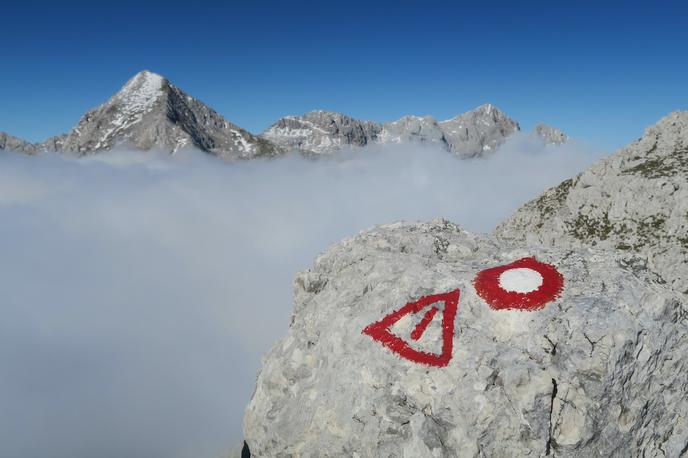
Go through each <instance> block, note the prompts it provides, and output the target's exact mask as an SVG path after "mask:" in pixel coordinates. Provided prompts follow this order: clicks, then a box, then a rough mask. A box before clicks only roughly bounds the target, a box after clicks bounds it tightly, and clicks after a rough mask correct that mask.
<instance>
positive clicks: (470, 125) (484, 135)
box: [440, 103, 520, 158]
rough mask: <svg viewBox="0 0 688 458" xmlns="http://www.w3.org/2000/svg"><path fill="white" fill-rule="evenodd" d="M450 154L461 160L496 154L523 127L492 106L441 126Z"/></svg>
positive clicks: (486, 105)
mask: <svg viewBox="0 0 688 458" xmlns="http://www.w3.org/2000/svg"><path fill="white" fill-rule="evenodd" d="M440 126H441V127H442V131H443V132H444V135H445V138H446V140H447V143H448V146H449V151H451V152H452V153H454V154H456V155H457V156H459V157H461V158H467V157H482V156H486V155H489V154H491V153H494V152H495V151H496V150H497V148H498V147H499V146H500V145H501V144H502V143H504V141H505V140H506V139H507V137H509V136H510V135H512V134H514V133H516V132H518V131H519V130H520V127H519V125H518V123H517V122H516V121H514V120H513V119H511V118H509V117H508V116H507V115H505V114H504V113H503V112H502V111H501V110H499V109H498V108H497V107H495V106H494V105H491V104H489V103H487V104H485V105H481V106H479V107H478V108H476V109H474V110H471V111H469V112H467V113H464V114H462V115H460V116H457V117H455V118H452V119H448V120H446V121H442V122H441V123H440Z"/></svg>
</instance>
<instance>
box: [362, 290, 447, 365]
mask: <svg viewBox="0 0 688 458" xmlns="http://www.w3.org/2000/svg"><path fill="white" fill-rule="evenodd" d="M440 301H442V302H444V311H443V312H442V314H443V315H442V353H441V354H439V355H438V354H436V353H428V352H424V351H419V350H416V349H414V348H411V346H410V345H409V344H408V343H406V342H405V341H404V340H403V339H401V338H400V337H398V336H396V335H394V334H392V332H391V331H390V329H391V328H392V326H394V323H396V322H397V321H399V320H400V319H402V318H403V317H404V316H406V315H409V314H416V313H419V312H420V311H421V310H423V309H426V308H427V309H428V310H427V311H426V312H425V315H424V316H423V319H422V320H421V321H420V323H418V325H417V326H416V328H415V329H414V330H413V332H412V333H411V338H412V339H414V340H418V338H420V336H421V335H422V334H423V332H425V329H426V328H427V326H428V325H429V324H430V321H432V318H433V316H434V315H435V314H436V313H437V308H435V307H432V304H435V303H437V302H440ZM458 305H459V290H458V289H455V290H454V291H450V292H448V293H442V294H433V295H430V296H423V297H421V298H420V299H418V300H417V301H415V302H409V303H408V304H406V305H405V306H403V307H402V308H400V309H399V310H397V311H395V312H392V313H390V314H389V315H387V316H385V317H384V318H382V319H381V320H380V321H376V322H375V323H372V324H370V325H368V326H367V327H366V328H365V329H364V330H363V334H367V335H369V336H370V337H372V338H373V339H375V340H377V341H378V342H380V343H381V344H382V345H384V346H385V347H387V348H389V349H390V350H392V351H393V352H395V353H397V354H398V355H399V356H401V357H402V358H406V359H408V360H409V361H413V362H416V363H421V364H427V365H429V366H438V367H444V366H446V365H447V364H449V361H450V360H451V357H452V345H453V342H454V318H455V317H456V310H457V308H458ZM433 310H434V311H433Z"/></svg>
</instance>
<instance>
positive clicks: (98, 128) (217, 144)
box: [42, 71, 281, 159]
mask: <svg viewBox="0 0 688 458" xmlns="http://www.w3.org/2000/svg"><path fill="white" fill-rule="evenodd" d="M118 145H123V146H127V147H132V148H136V149H141V150H150V149H157V150H162V151H166V152H170V153H173V152H176V151H178V150H180V149H182V148H184V147H187V146H193V147H196V148H198V149H200V150H202V151H205V152H207V153H209V154H212V155H215V156H219V157H222V158H225V159H251V158H254V157H271V156H275V155H278V154H280V153H281V151H280V149H279V148H277V147H276V146H275V145H273V144H271V143H270V142H268V141H266V140H263V139H261V138H258V137H255V136H253V135H251V134H250V133H248V132H247V131H245V130H243V129H241V128H240V127H238V126H236V125H234V124H232V123H230V122H229V121H227V120H226V119H224V118H223V117H222V116H221V115H219V114H218V113H216V112H215V111H214V110H212V109H211V108H209V107H208V106H206V105H205V104H203V103H202V102H200V101H199V100H196V99H195V98H193V97H191V96H190V95H188V94H186V93H185V92H183V91H182V90H180V89H179V88H177V87H176V86H174V85H172V84H171V83H170V82H169V81H168V80H167V79H165V78H164V77H162V76H160V75H157V74H155V73H151V72H148V71H143V72H140V73H138V74H137V75H135V76H134V77H133V78H132V79H130V80H129V81H128V82H127V84H125V85H124V87H122V89H121V90H120V91H119V92H118V93H117V94H115V95H114V96H113V97H111V98H110V99H109V100H108V101H107V102H105V103H104V104H103V105H101V106H99V107H97V108H95V109H93V110H91V111H89V112H88V113H86V114H85V115H84V116H83V117H82V118H81V120H80V121H79V123H78V124H77V125H76V127H74V129H72V130H71V131H70V132H69V133H67V134H65V135H62V136H59V137H54V138H52V139H49V140H47V141H46V142H44V143H43V144H42V147H43V148H44V149H47V150H55V151H59V152H66V153H73V154H77V155H86V154H93V153H96V152H99V151H105V150H110V149H112V148H114V147H115V146H118Z"/></svg>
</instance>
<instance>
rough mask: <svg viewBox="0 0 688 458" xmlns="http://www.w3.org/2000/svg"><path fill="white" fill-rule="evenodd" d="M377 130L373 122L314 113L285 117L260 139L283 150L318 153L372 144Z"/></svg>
mask: <svg viewBox="0 0 688 458" xmlns="http://www.w3.org/2000/svg"><path fill="white" fill-rule="evenodd" d="M380 130H381V126H380V125H379V124H377V123H375V122H371V121H359V120H357V119H354V118H352V117H350V116H346V115H343V114H341V113H335V112H331V111H322V110H318V111H311V112H309V113H306V114H305V115H302V116H286V117H284V118H282V119H280V120H279V121H277V122H276V123H275V124H273V125H272V126H270V127H269V128H268V129H267V130H266V131H265V132H263V133H262V134H261V137H263V138H265V139H267V140H269V141H271V142H273V143H275V144H277V145H280V146H281V147H282V148H283V149H285V150H297V151H300V152H304V153H307V154H322V153H329V152H333V151H337V150H339V149H341V148H342V147H344V146H365V145H367V144H370V143H374V142H375V141H376V139H377V136H378V134H379V133H380Z"/></svg>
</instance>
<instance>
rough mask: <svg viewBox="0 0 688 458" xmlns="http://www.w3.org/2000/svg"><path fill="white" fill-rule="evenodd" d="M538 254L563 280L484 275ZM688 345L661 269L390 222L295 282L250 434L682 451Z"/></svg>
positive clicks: (422, 451)
mask: <svg viewBox="0 0 688 458" xmlns="http://www.w3.org/2000/svg"><path fill="white" fill-rule="evenodd" d="M659 143H661V141H659ZM658 147H659V146H658ZM633 164H635V163H632V164H627V165H628V166H629V167H631V169H632V168H633V167H634V165H633ZM629 173H636V172H629ZM532 256H534V257H536V258H537V260H539V261H540V262H544V263H546V264H548V265H549V267H548V268H547V269H550V270H547V269H545V270H542V269H541V270H537V269H535V272H536V273H535V274H533V272H532V271H531V272H527V271H528V268H523V267H520V268H518V269H514V268H513V266H512V268H509V271H510V274H509V276H508V277H509V278H507V275H506V274H505V273H504V272H502V273H501V274H497V273H495V271H494V270H488V271H485V269H489V268H493V267H495V266H500V265H508V264H510V263H512V262H513V261H515V260H518V259H521V258H528V257H532ZM528 262H530V263H535V261H534V260H530V261H528ZM518 265H521V264H518ZM524 265H533V266H534V265H535V264H524ZM533 268H535V267H533ZM531 270H532V269H531ZM479 272H482V274H480V275H478V273H479ZM538 272H541V273H542V274H541V275H540V274H539V273H538ZM552 272H554V273H552ZM557 272H558V273H557ZM533 275H534V277H533ZM537 275H540V280H539V282H540V283H538V281H536V280H537ZM476 278H480V280H479V281H476ZM533 278H535V280H533ZM552 282H554V283H556V284H558V285H559V286H558V287H553V283H552ZM557 282H559V283H557ZM561 282H563V288H562V287H561V285H562V283H561ZM486 285H491V287H493V288H496V285H498V287H499V288H500V291H501V293H499V294H502V296H501V297H502V299H504V298H506V299H505V300H507V299H508V301H511V302H508V303H507V307H506V308H505V307H504V304H505V303H504V302H499V301H495V300H494V298H490V296H489V295H488V294H486ZM555 286H556V285H555ZM528 291H531V292H528ZM545 293H546V294H545ZM434 295H440V296H434ZM548 295H549V296H548ZM536 297H539V298H540V299H542V300H544V301H545V302H544V303H542V305H541V306H540V307H539V308H537V307H536V308H534V309H532V308H531V309H530V311H524V310H514V309H513V308H514V307H518V308H523V305H524V304H526V303H527V302H528V301H530V300H531V299H533V298H536ZM547 301H549V302H547ZM541 302H542V301H541ZM405 304H406V305H405ZM433 304H434V305H433ZM499 304H501V305H500V306H498V305H499ZM508 304H512V305H511V306H509V305H508ZM428 307H431V308H435V309H436V310H435V311H434V312H432V310H429V309H428ZM390 317H391V318H390ZM428 317H429V318H428ZM400 341H401V342H402V343H399V342H400ZM409 348H410V350H409ZM686 350H688V327H687V326H686V310H685V308H684V307H683V306H682V305H681V302H680V301H679V299H678V298H677V297H676V295H675V293H674V292H673V291H672V290H671V289H670V288H668V287H667V286H666V285H662V284H661V283H658V282H657V281H656V278H655V277H654V275H652V274H651V273H650V272H648V271H643V270H634V269H628V268H624V267H623V266H621V265H619V264H618V263H617V262H616V261H615V260H614V259H612V258H608V257H606V256H600V255H597V254H594V253H592V252H590V251H588V250H578V251H577V250H571V249H556V248H550V249H547V248H537V247H528V248H526V247H524V246H522V245H511V244H509V243H507V242H504V241H498V240H497V239H494V238H491V237H487V236H478V235H474V234H470V233H467V232H465V231H463V230H462V229H461V228H459V227H457V226H455V225H453V224H451V223H448V222H446V221H443V220H436V221H432V222H430V223H397V224H392V225H387V226H380V227H376V228H374V229H372V230H369V231H366V232H363V233H361V234H359V235H357V236H355V237H352V238H349V239H346V240H344V241H342V242H341V243H339V244H337V245H335V246H333V247H332V248H330V249H329V250H328V251H327V252H326V253H325V254H323V255H321V256H320V257H319V258H318V259H317V261H316V263H315V265H314V267H313V268H312V269H309V270H307V271H304V272H302V273H300V274H299V275H297V277H296V281H295V304H294V312H293V315H292V319H291V324H290V327H289V330H288V333H287V335H286V336H285V337H284V338H283V339H282V340H281V341H280V342H279V343H277V345H276V346H275V347H274V348H273V349H272V350H271V351H270V352H269V354H268V355H267V356H266V357H265V359H264V361H263V367H262V370H261V372H260V375H259V377H258V380H257V386H256V390H255V393H254V395H253V397H252V399H251V401H250V404H249V406H248V408H247V410H246V415H245V420H244V431H245V437H246V441H247V444H248V446H249V447H250V449H251V453H252V456H261V457H262V456H265V457H267V456H303V457H316V456H317V457H336V456H361V457H363V456H385V457H387V456H399V457H419V456H436V457H440V456H462V457H463V456H466V457H481V456H491V457H501V456H504V457H506V456H571V457H589V456H679V455H681V453H683V452H685V450H686V448H688V445H687V444H688V423H687V421H686V418H687V417H688V398H686V396H685V393H686V389H688V371H686V365H687V359H686V356H685V355H686ZM414 352H415V353H414ZM423 354H425V356H424V357H423V356H422V355H423ZM418 355H421V357H419V356H418ZM438 355H439V356H438ZM421 360H423V361H424V362H423V361H421Z"/></svg>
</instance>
